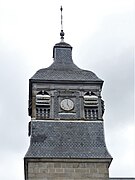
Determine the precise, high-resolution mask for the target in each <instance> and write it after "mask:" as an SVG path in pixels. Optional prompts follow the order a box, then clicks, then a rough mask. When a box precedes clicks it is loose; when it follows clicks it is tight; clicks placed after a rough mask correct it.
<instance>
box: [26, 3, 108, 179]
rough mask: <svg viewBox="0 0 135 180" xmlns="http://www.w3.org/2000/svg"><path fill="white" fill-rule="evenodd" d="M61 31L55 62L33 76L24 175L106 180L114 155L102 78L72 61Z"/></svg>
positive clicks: (55, 52) (38, 177)
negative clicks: (108, 140)
mask: <svg viewBox="0 0 135 180" xmlns="http://www.w3.org/2000/svg"><path fill="white" fill-rule="evenodd" d="M61 24H62V7H61ZM60 36H61V41H60V43H57V44H55V46H54V47H53V60H54V61H53V63H52V64H51V65H50V66H49V67H48V68H44V69H40V70H38V71H37V72H36V73H35V74H34V75H33V76H32V78H31V79H30V80H29V116H30V117H31V121H30V122H29V136H30V146H29V149H28V151H27V153H26V155H25V157H24V171H25V180H73V179H78V180H81V179H83V180H88V179H91V180H99V179H102V180H108V179H109V165H110V163H111V161H112V157H111V156H110V154H109V153H108V151H107V148H106V144H105V139H104V120H103V114H104V101H103V100H102V97H101V91H102V85H103V81H102V80H101V79H100V78H98V77H97V76H96V75H95V74H94V73H93V72H91V71H88V70H83V69H80V68H79V67H77V66H76V65H75V64H74V62H73V59H72V47H71V45H69V44H67V43H66V42H64V32H63V28H61V33H60Z"/></svg>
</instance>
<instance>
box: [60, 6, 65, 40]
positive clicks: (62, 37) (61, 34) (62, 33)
mask: <svg viewBox="0 0 135 180" xmlns="http://www.w3.org/2000/svg"><path fill="white" fill-rule="evenodd" d="M60 10H61V32H60V36H61V41H62V42H63V41H64V31H63V16H62V11H63V8H62V6H61V7H60Z"/></svg>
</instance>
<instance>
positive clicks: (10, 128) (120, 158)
mask: <svg viewBox="0 0 135 180" xmlns="http://www.w3.org/2000/svg"><path fill="white" fill-rule="evenodd" d="M61 5H63V9H64V10H63V20H64V32H65V42H67V43H69V44H71V45H72V46H73V60H74V62H75V64H77V65H78V66H79V67H80V68H83V69H88V70H91V71H93V72H95V73H96V74H97V76H98V77H100V78H101V79H103V80H104V81H105V82H104V86H103V91H102V95H103V99H104V101H105V110H106V111H105V115H104V122H105V139H106V144H107V148H108V150H109V152H110V153H111V155H112V156H113V158H114V159H113V161H112V164H111V166H110V176H111V177H116V176H118V177H133V176H134V177H135V121H134V54H133V38H134V35H133V33H134V32H133V30H134V22H135V18H134V11H135V10H134V5H135V1H134V0H61V1H60V0H12V1H11V0H0V77H1V83H0V99H1V100H0V123H1V124H0V179H1V180H24V168H23V157H24V156H25V153H26V151H27V149H28V146H29V137H28V136H27V133H28V130H27V127H28V122H29V121H30V117H28V113H27V108H28V93H29V92H28V91H29V88H28V85H29V84H28V81H29V78H31V76H32V75H33V74H34V73H35V72H36V71H37V70H38V69H40V68H44V67H47V66H49V65H50V64H51V63H52V62H53V60H52V53H53V46H54V44H55V43H58V42H59V41H60V37H59V33H60V6H61Z"/></svg>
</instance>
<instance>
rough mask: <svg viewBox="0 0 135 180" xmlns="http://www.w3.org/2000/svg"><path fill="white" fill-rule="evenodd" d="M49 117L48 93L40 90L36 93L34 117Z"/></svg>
mask: <svg viewBox="0 0 135 180" xmlns="http://www.w3.org/2000/svg"><path fill="white" fill-rule="evenodd" d="M49 118H50V95H49V93H48V92H46V91H44V90H42V91H39V92H38V93H37V95H36V119H49Z"/></svg>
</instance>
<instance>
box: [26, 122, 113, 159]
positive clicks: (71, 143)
mask: <svg viewBox="0 0 135 180" xmlns="http://www.w3.org/2000/svg"><path fill="white" fill-rule="evenodd" d="M31 129H32V132H31V133H32V135H31V142H30V147H29V149H28V152H27V153H26V156H25V158H67V159H68V158H70V159H71V158H76V159H77V158H84V159H85V158H87V159H88V158H94V159H95V158H101V159H109V160H110V161H111V159H112V157H111V156H110V154H109V153H108V151H107V148H106V145H105V140H104V130H103V122H75V121H74V122H67V121H66V122H64V121H62V122H56V121H50V122H49V121H31Z"/></svg>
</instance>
